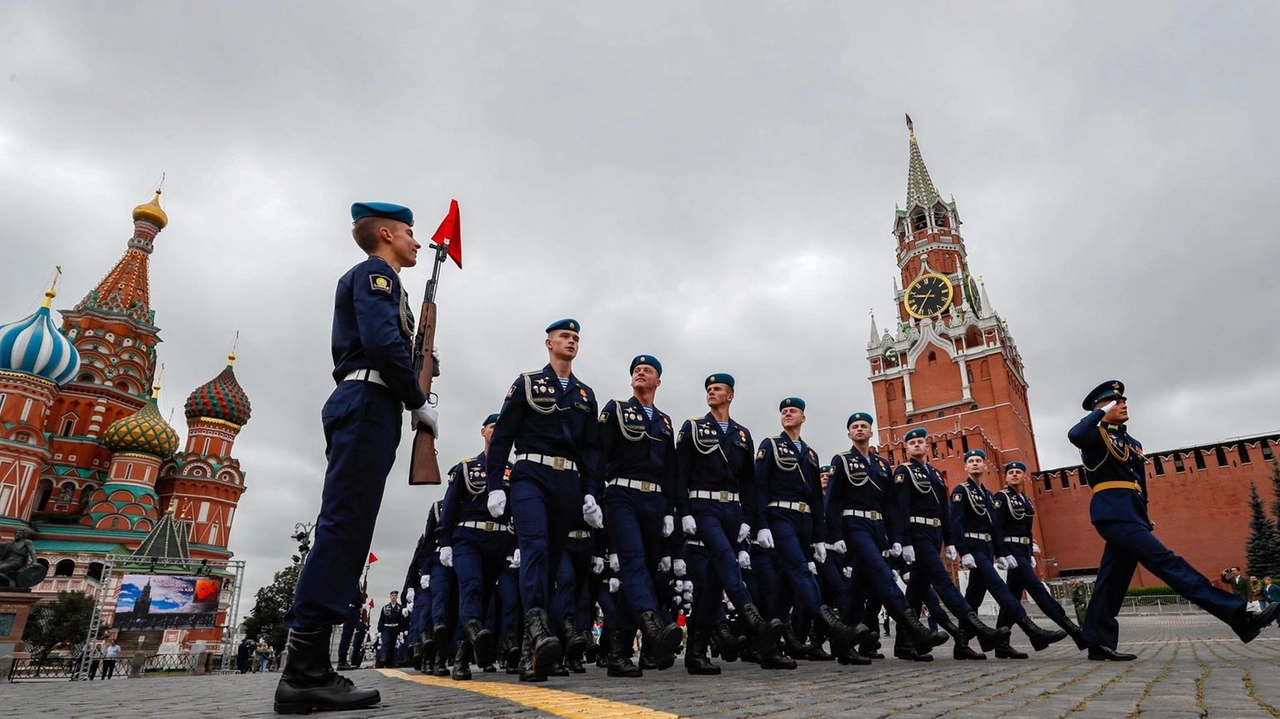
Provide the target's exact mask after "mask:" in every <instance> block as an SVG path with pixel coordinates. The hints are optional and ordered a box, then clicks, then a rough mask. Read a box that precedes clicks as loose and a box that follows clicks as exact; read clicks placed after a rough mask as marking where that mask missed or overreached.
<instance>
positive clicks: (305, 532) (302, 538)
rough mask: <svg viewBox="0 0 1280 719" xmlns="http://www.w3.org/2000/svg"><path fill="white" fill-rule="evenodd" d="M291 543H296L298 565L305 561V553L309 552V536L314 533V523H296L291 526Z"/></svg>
mask: <svg viewBox="0 0 1280 719" xmlns="http://www.w3.org/2000/svg"><path fill="white" fill-rule="evenodd" d="M293 529H294V532H293V537H292V539H293V541H295V542H297V543H298V554H299V555H300V557H301V560H300V561H299V564H301V563H302V562H305V561H307V552H310V551H311V535H312V534H313V533H314V532H315V531H316V523H315V522H305V523H304V522H298V523H297V524H295V525H293Z"/></svg>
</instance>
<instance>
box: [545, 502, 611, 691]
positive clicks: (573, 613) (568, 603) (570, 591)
mask: <svg viewBox="0 0 1280 719" xmlns="http://www.w3.org/2000/svg"><path fill="white" fill-rule="evenodd" d="M572 526H573V528H572V529H570V530H569V534H568V538H567V539H566V540H565V544H564V551H563V552H562V553H561V554H560V566H559V567H558V568H557V569H556V574H555V592H554V594H553V595H552V600H551V618H552V619H553V620H555V621H557V622H559V626H560V642H561V645H562V646H563V647H564V652H563V656H562V658H561V661H559V662H556V663H555V664H553V665H552V666H551V670H550V675H551V676H553V677H567V676H569V675H570V674H583V673H585V672H586V671H587V668H586V665H585V663H584V662H585V660H586V651H587V638H586V636H585V635H584V633H585V631H586V629H587V628H588V627H590V626H591V621H592V619H594V618H595V595H596V591H595V590H596V586H597V582H595V581H593V579H594V578H595V576H596V575H595V573H594V569H595V564H596V560H599V559H600V557H599V555H600V554H601V553H602V552H603V549H602V547H603V545H604V541H603V537H602V536H600V535H601V534H602V532H601V531H600V530H595V529H592V527H591V525H589V524H587V522H586V520H585V519H582V518H579V520H578V523H577V524H574V525H572Z"/></svg>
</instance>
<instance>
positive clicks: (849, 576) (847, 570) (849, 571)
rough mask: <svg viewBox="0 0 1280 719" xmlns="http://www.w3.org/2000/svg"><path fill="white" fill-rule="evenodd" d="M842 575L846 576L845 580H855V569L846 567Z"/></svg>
mask: <svg viewBox="0 0 1280 719" xmlns="http://www.w3.org/2000/svg"><path fill="white" fill-rule="evenodd" d="M840 573H841V574H843V575H844V578H845V579H852V578H853V567H845V568H844V569H843V570H842V571H841V572H840Z"/></svg>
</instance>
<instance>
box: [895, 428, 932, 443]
mask: <svg viewBox="0 0 1280 719" xmlns="http://www.w3.org/2000/svg"><path fill="white" fill-rule="evenodd" d="M928 436H929V433H928V432H926V431H925V429H924V427H916V428H915V429H909V430H907V433H906V434H904V435H902V439H904V440H908V439H915V438H916V437H919V438H921V439H924V438H925V437H928Z"/></svg>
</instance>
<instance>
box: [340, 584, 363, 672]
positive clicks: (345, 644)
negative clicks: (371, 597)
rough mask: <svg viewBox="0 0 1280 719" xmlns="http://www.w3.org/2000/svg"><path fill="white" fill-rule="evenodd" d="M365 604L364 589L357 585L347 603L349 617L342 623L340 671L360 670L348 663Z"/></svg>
mask: <svg viewBox="0 0 1280 719" xmlns="http://www.w3.org/2000/svg"><path fill="white" fill-rule="evenodd" d="M364 602H365V599H364V589H363V588H362V587H361V586H360V585H359V584H357V585H356V586H355V587H354V588H353V589H352V593H351V601H350V602H348V603H347V616H346V619H344V620H343V622H342V637H341V638H340V639H339V640H338V671H343V672H345V671H350V670H352V669H359V666H357V665H354V664H353V663H351V662H348V661H347V657H349V656H351V655H352V652H351V640H352V639H353V638H354V637H355V634H356V630H357V629H358V628H359V627H360V610H361V609H362V608H363V607H364ZM361 641H362V640H361Z"/></svg>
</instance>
